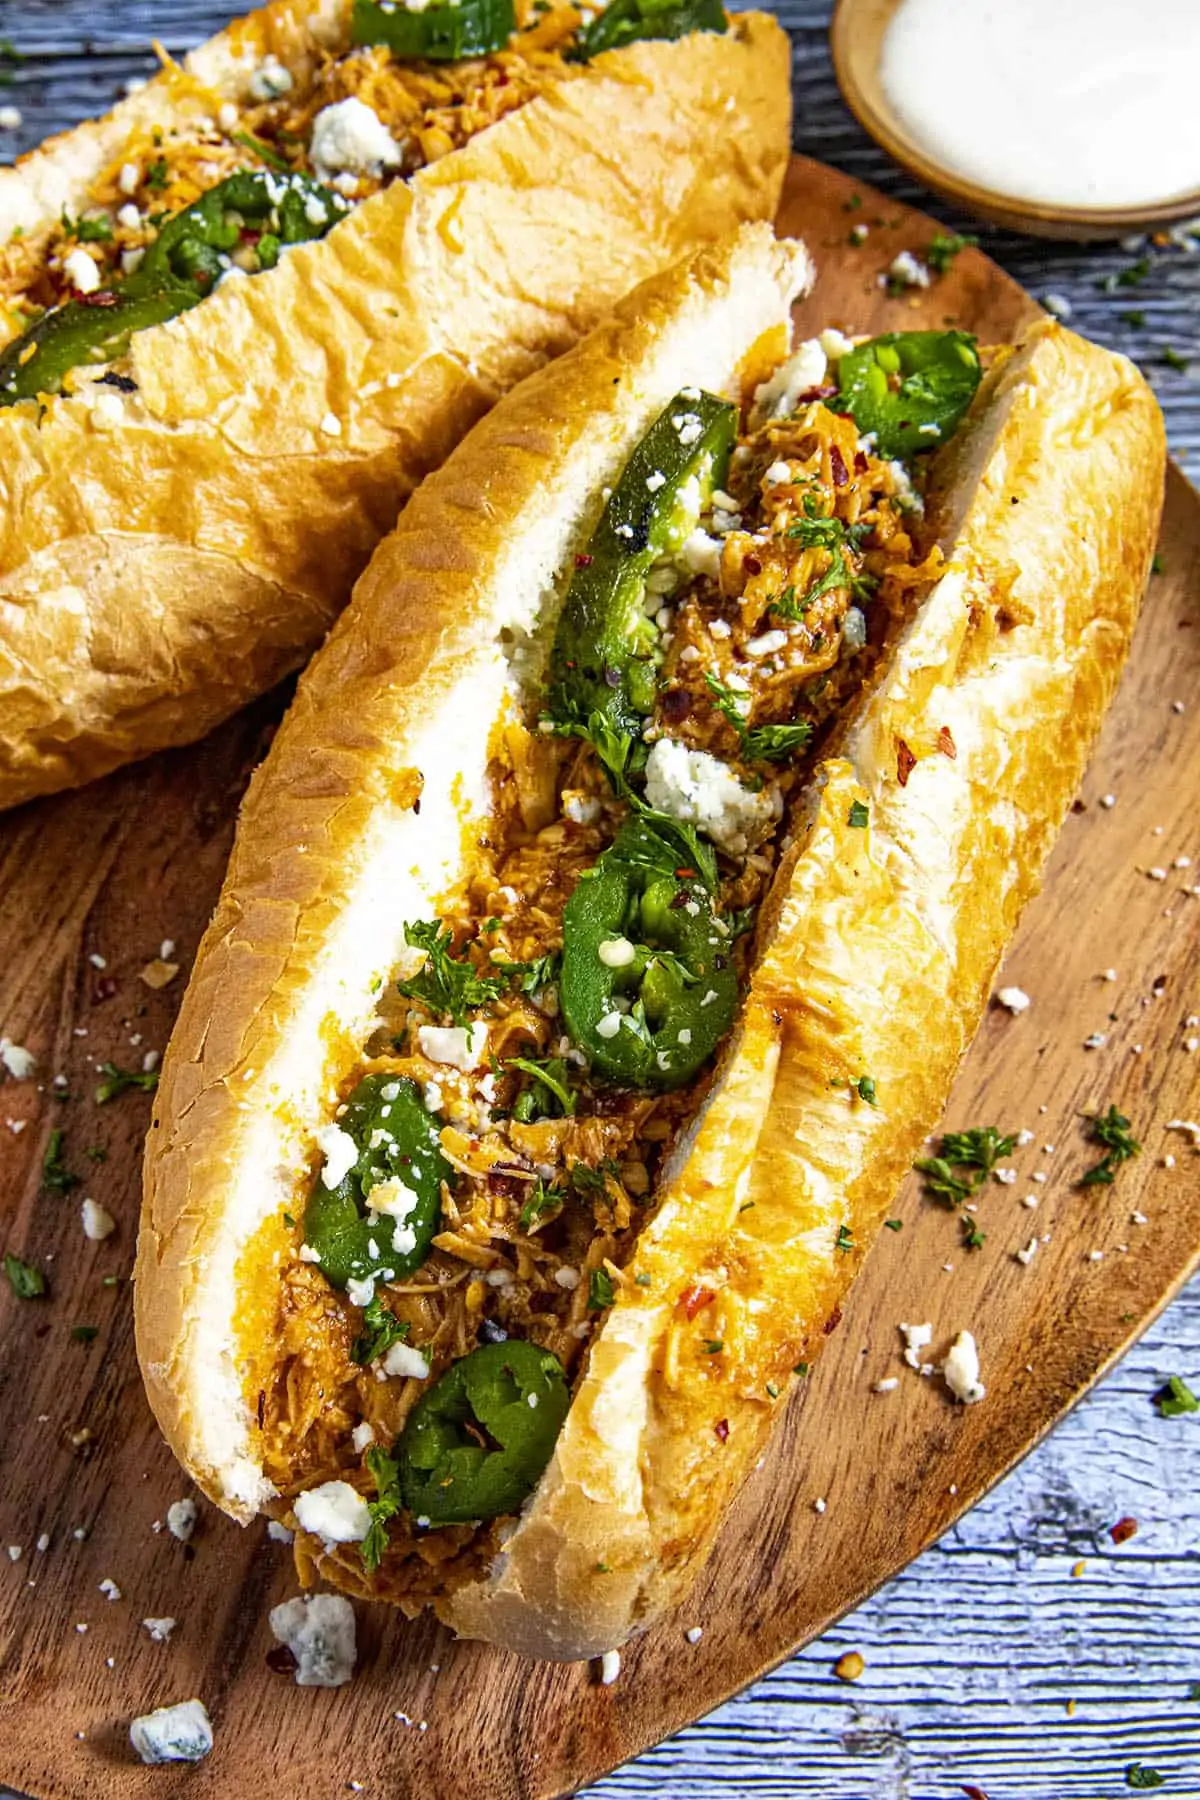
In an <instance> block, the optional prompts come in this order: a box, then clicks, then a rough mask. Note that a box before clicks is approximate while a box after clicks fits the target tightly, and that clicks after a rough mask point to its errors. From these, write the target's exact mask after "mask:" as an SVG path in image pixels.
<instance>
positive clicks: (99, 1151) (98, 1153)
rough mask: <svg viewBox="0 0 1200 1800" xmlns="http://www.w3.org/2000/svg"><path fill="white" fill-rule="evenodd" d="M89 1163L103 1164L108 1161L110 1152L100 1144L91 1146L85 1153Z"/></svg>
mask: <svg viewBox="0 0 1200 1800" xmlns="http://www.w3.org/2000/svg"><path fill="white" fill-rule="evenodd" d="M83 1154H84V1155H85V1156H86V1157H87V1159H88V1161H89V1162H94V1163H102V1162H107V1161H108V1151H107V1150H105V1149H103V1148H102V1147H101V1146H100V1145H99V1144H89V1145H88V1147H87V1149H86V1150H85V1151H84V1153H83Z"/></svg>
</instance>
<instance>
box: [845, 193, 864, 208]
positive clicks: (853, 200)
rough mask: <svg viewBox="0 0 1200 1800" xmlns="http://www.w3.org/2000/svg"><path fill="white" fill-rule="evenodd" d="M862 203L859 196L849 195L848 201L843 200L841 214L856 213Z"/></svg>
mask: <svg viewBox="0 0 1200 1800" xmlns="http://www.w3.org/2000/svg"><path fill="white" fill-rule="evenodd" d="M862 203H863V202H862V195H861V194H851V196H850V198H849V199H848V200H843V202H842V211H843V212H857V211H858V209H859V207H860V206H861V205H862Z"/></svg>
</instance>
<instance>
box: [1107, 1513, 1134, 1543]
mask: <svg viewBox="0 0 1200 1800" xmlns="http://www.w3.org/2000/svg"><path fill="white" fill-rule="evenodd" d="M1137 1528H1138V1522H1137V1520H1136V1519H1130V1518H1124V1519H1118V1520H1117V1522H1116V1524H1115V1525H1112V1526H1110V1527H1109V1532H1108V1535H1109V1537H1110V1538H1111V1539H1112V1541H1113V1543H1114V1544H1127V1543H1128V1542H1129V1539H1130V1538H1131V1537H1136V1536H1137Z"/></svg>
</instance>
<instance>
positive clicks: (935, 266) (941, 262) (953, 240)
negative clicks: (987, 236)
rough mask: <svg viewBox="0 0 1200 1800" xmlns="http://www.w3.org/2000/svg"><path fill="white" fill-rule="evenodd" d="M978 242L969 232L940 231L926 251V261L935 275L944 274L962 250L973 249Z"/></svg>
mask: <svg viewBox="0 0 1200 1800" xmlns="http://www.w3.org/2000/svg"><path fill="white" fill-rule="evenodd" d="M978 242H979V239H978V238H977V237H972V236H971V235H970V233H969V232H959V231H939V232H938V233H937V234H936V236H935V237H934V240H933V242H932V243H931V244H930V246H929V248H928V250H927V251H926V252H925V261H926V262H927V263H928V265H929V267H930V268H931V269H932V270H933V272H934V274H935V275H944V274H945V273H946V271H947V270H948V269H949V267H950V265H951V263H952V262H953V261H954V259H955V257H956V256H957V255H958V253H959V251H960V250H973V249H974V248H975V246H976V245H977V244H978Z"/></svg>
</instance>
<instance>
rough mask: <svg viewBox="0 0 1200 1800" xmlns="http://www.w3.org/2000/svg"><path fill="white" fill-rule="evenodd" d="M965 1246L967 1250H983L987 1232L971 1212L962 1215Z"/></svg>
mask: <svg viewBox="0 0 1200 1800" xmlns="http://www.w3.org/2000/svg"><path fill="white" fill-rule="evenodd" d="M962 1234H963V1248H964V1249H966V1250H982V1249H983V1246H984V1242H985V1240H986V1238H987V1232H986V1231H981V1230H980V1229H979V1226H978V1225H977V1224H976V1223H975V1220H974V1219H973V1218H972V1216H971V1214H970V1213H964V1214H963V1215H962Z"/></svg>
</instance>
